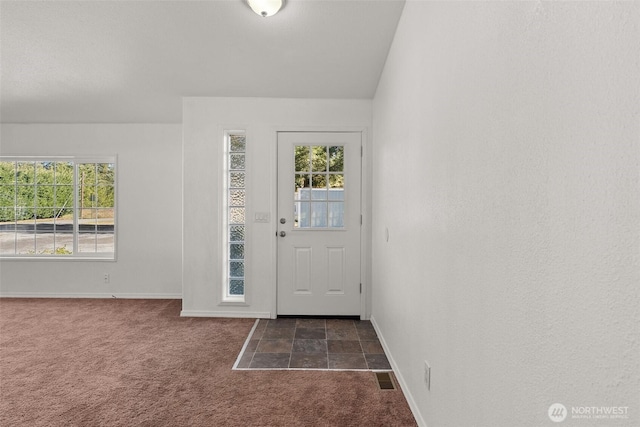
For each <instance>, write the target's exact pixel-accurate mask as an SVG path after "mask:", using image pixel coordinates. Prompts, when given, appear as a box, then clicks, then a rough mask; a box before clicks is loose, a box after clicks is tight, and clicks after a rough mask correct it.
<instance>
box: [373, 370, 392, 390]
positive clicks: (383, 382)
mask: <svg viewBox="0 0 640 427" xmlns="http://www.w3.org/2000/svg"><path fill="white" fill-rule="evenodd" d="M375 375H376V380H377V381H378V387H380V390H395V389H396V387H395V385H394V384H393V380H392V379H391V372H376V373H375Z"/></svg>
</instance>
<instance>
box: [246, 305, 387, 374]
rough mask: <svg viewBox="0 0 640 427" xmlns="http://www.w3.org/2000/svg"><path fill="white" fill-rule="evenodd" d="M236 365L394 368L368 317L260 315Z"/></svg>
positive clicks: (364, 368)
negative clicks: (284, 316)
mask: <svg viewBox="0 0 640 427" xmlns="http://www.w3.org/2000/svg"><path fill="white" fill-rule="evenodd" d="M235 369H335V370H381V371H384V370H391V365H390V364H389V361H388V360H387V357H386V356H385V354H384V350H383V349H382V345H381V344H380V341H379V340H378V336H377V335H376V331H375V329H374V328H373V325H371V322H369V321H368V320H348V319H309V318H301V319H294V318H282V319H274V320H267V319H260V320H259V321H258V324H257V325H256V327H255V329H254V330H253V334H252V335H250V336H249V337H248V338H247V343H246V346H245V348H244V351H243V352H242V353H241V354H240V356H239V357H238V361H237V362H236V366H235Z"/></svg>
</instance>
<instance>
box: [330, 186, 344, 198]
mask: <svg viewBox="0 0 640 427" xmlns="http://www.w3.org/2000/svg"><path fill="white" fill-rule="evenodd" d="M329 200H344V190H343V189H342V188H331V189H329Z"/></svg>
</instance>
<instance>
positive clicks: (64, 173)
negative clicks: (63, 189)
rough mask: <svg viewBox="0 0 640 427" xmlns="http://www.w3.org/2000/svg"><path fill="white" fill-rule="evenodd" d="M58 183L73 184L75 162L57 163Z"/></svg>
mask: <svg viewBox="0 0 640 427" xmlns="http://www.w3.org/2000/svg"><path fill="white" fill-rule="evenodd" d="M55 182H56V184H58V185H72V184H73V163H70V162H57V163H56V180H55Z"/></svg>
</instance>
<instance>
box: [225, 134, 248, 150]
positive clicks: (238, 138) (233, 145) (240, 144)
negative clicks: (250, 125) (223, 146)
mask: <svg viewBox="0 0 640 427" xmlns="http://www.w3.org/2000/svg"><path fill="white" fill-rule="evenodd" d="M245 145H246V138H245V136H244V135H230V136H229V151H230V152H232V153H233V152H244V151H245Z"/></svg>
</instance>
